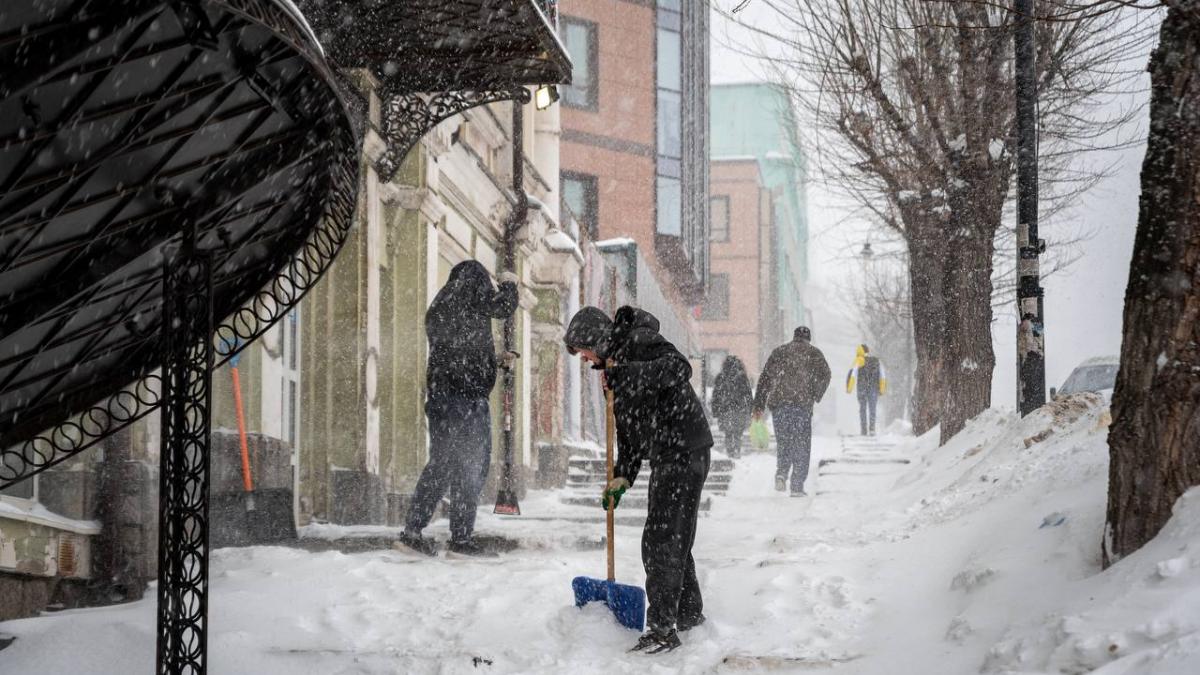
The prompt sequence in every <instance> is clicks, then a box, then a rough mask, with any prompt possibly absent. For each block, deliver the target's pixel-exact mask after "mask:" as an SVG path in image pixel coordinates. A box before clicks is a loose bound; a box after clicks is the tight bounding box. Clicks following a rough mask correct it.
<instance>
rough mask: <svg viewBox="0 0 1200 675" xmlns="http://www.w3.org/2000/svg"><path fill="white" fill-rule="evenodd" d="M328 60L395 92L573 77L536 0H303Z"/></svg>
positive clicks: (563, 81) (561, 81) (494, 86)
mask: <svg viewBox="0 0 1200 675" xmlns="http://www.w3.org/2000/svg"><path fill="white" fill-rule="evenodd" d="M299 5H300V8H301V9H302V10H303V12H304V15H305V16H306V17H307V18H308V21H309V23H310V24H311V25H312V27H313V30H314V31H315V32H316V34H317V36H318V39H319V40H320V41H321V44H322V45H323V46H324V48H325V50H326V52H327V54H328V55H329V57H330V59H331V60H332V61H333V62H334V63H336V64H337V65H338V67H341V68H367V69H369V70H370V71H371V72H372V73H374V74H375V76H376V77H378V78H379V79H380V81H381V82H383V83H384V87H385V89H386V90H387V91H388V92H389V93H392V94H403V93H411V92H440V91H456V90H475V91H482V90H488V89H490V90H499V89H513V88H516V87H521V86H526V85H538V84H567V83H569V82H570V79H571V60H570V58H569V57H568V56H567V52H566V49H565V48H564V47H563V44H562V42H560V41H559V39H558V36H557V34H556V32H555V28H554V26H553V25H552V24H551V22H550V18H549V17H548V15H547V12H544V11H543V6H544V3H542V2H538V1H537V0H395V1H391V2H381V1H380V0H301V1H300V2H299Z"/></svg>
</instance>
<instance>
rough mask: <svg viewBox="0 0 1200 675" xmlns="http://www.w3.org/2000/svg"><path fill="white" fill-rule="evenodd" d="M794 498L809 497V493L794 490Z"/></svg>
mask: <svg viewBox="0 0 1200 675" xmlns="http://www.w3.org/2000/svg"><path fill="white" fill-rule="evenodd" d="M792 496H793V497H807V496H808V493H807V492H805V491H804V490H793V491H792Z"/></svg>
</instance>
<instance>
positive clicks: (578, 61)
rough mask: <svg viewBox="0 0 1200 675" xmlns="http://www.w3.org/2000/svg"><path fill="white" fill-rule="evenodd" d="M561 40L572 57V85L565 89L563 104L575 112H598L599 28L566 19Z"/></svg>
mask: <svg viewBox="0 0 1200 675" xmlns="http://www.w3.org/2000/svg"><path fill="white" fill-rule="evenodd" d="M562 40H563V45H564V46H566V48H567V54H568V55H570V57H571V64H572V68H571V84H570V85H568V86H565V87H563V88H562V102H563V103H564V104H565V105H567V106H570V107H572V108H583V109H585V110H592V111H594V110H596V108H597V99H598V98H599V83H600V80H599V73H598V72H597V71H598V70H599V57H598V53H597V49H596V24H594V23H592V22H591V21H584V20H583V19H574V18H563V22H562Z"/></svg>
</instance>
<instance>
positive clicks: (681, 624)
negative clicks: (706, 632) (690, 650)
mask: <svg viewBox="0 0 1200 675" xmlns="http://www.w3.org/2000/svg"><path fill="white" fill-rule="evenodd" d="M705 621H708V619H707V618H705V616H704V615H703V614H701V615H699V616H697V617H695V618H686V619H685V618H681V619H679V621H677V622H675V625H676V627H678V629H679V632H680V633H683V632H685V631H689V630H691V629H693V628H695V627H696V626H703V625H704V622H705Z"/></svg>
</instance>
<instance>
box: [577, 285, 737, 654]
mask: <svg viewBox="0 0 1200 675" xmlns="http://www.w3.org/2000/svg"><path fill="white" fill-rule="evenodd" d="M658 326H659V324H658V319H656V318H655V317H654V315H652V314H650V313H649V312H646V311H643V310H640V309H636V308H633V307H628V306H625V307H621V308H620V309H618V310H617V313H616V316H615V317H614V319H612V320H610V319H609V318H608V315H607V314H605V313H604V312H603V311H602V310H600V309H597V308H595V307H585V308H583V309H581V310H580V311H579V312H578V313H577V314H576V315H575V316H574V317H572V318H571V323H570V325H569V326H568V327H567V332H566V335H565V336H564V337H563V342H564V343H565V344H566V347H567V350H568V351H569V352H570V353H572V354H578V355H579V356H581V357H582V358H584V359H585V360H587V361H588V362H590V363H591V364H592V366H593V367H594V368H595V369H597V370H602V371H603V372H604V383H605V386H606V387H607V388H609V389H611V390H612V392H613V399H614V406H615V412H616V423H617V447H618V458H617V464H616V468H615V470H614V477H613V479H612V480H611V481H610V482H609V483H608V485H607V486H606V487H605V489H604V494H603V497H602V500H601V505H602V506H604V507H605V508H606V509H607V508H608V503H609V500H612V502H613V505H614V507H615V506H616V505H617V504H619V503H620V499H621V496H622V495H623V494H625V491H626V490H628V489H629V488H630V487H631V486H632V485H633V482H634V481H635V480H636V479H637V474H638V470H639V469H640V468H641V465H642V459H643V458H647V459H649V460H650V464H651V468H652V472H651V475H650V488H649V505H648V507H647V516H646V527H645V529H644V530H643V532H642V564H643V566H644V567H645V569H646V595H647V598H648V600H649V608H648V610H647V613H646V614H647V616H646V619H647V621H646V622H647V624H648V627H649V629H648V630H647V631H646V633H645V634H643V635H642V637H641V638H640V639H639V640H638V641H637V644H635V645H634V647H633V651H646V652H648V653H652V654H656V653H659V652H664V651H669V650H672V649H674V648H676V647H678V646H679V645H680V640H679V635H678V631H686V630H688V629H690V628H693V627H695V626H698V625H700V624H702V623H704V620H705V618H704V614H703V608H704V603H703V599H702V598H701V594H700V582H699V581H698V580H697V578H696V564H695V561H694V560H693V558H692V544H693V543H694V541H695V538H696V517H697V515H698V513H699V510H700V493H701V491H702V490H703V488H704V482H705V480H706V478H707V477H708V467H709V461H710V458H711V451H712V445H713V438H712V433H711V432H710V431H709V425H708V419H707V418H706V417H705V414H704V409H703V407H702V406H701V404H700V399H699V397H697V396H696V392H695V391H694V390H693V389H692V386H691V382H690V380H691V376H692V367H691V364H689V363H688V360H687V358H686V357H684V355H683V354H681V353H680V352H679V350H678V349H676V348H675V346H674V345H672V344H671V343H670V342H668V341H667V340H666V339H665V338H663V336H662V335H660V334H659V332H658Z"/></svg>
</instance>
